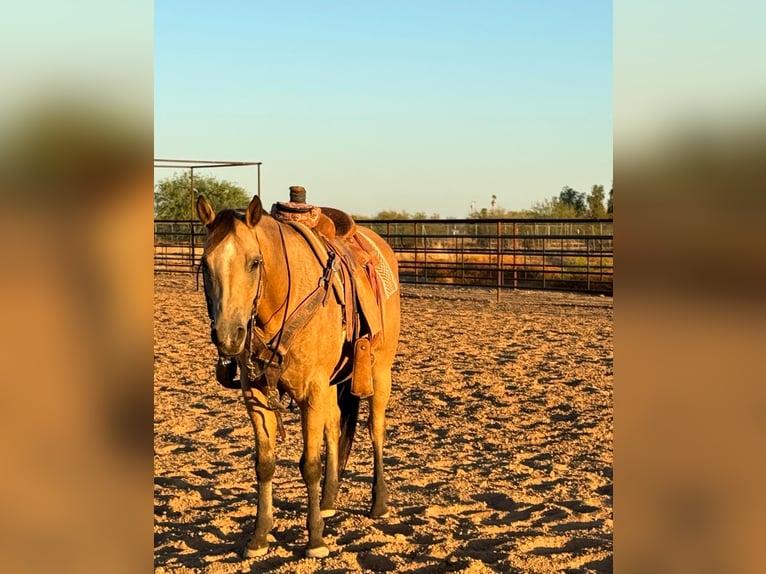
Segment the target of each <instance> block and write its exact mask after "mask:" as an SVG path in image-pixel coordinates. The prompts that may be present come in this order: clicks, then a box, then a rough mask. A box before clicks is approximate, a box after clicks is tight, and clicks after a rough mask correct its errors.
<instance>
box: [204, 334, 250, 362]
mask: <svg viewBox="0 0 766 574" xmlns="http://www.w3.org/2000/svg"><path fill="white" fill-rule="evenodd" d="M246 335H247V331H246V330H245V328H244V327H234V328H230V329H218V328H216V327H213V329H212V330H211V332H210V337H211V338H212V339H213V344H214V345H215V346H216V347H218V351H219V352H220V353H221V355H223V356H225V357H234V356H236V355H239V354H240V353H241V352H242V349H243V348H244V346H245V336H246Z"/></svg>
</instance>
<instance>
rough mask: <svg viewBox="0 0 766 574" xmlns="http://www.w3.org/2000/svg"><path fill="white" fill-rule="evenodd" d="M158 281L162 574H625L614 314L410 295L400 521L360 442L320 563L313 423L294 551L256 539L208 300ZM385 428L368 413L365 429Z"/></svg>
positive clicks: (555, 299) (286, 506) (241, 431)
mask: <svg viewBox="0 0 766 574" xmlns="http://www.w3.org/2000/svg"><path fill="white" fill-rule="evenodd" d="M194 284H195V282H194V278H193V277H191V276H168V275H158V276H156V278H155V295H154V296H155V310H154V328H155V331H154V348H155V360H154V365H155V379H154V385H155V386H154V388H155V439H154V445H155V459H154V460H155V487H154V501H155V527H154V530H155V568H156V570H155V571H156V572H174V573H191V572H206V573H228V572H284V573H287V572H299V573H307V572H332V573H343V572H356V571H396V572H417V573H430V572H471V573H480V572H578V573H585V572H611V571H612V527H613V522H612V379H613V373H612V368H613V354H612V351H613V346H612V298H611V297H598V296H590V295H578V294H564V293H552V292H530V291H517V292H507V293H504V294H503V296H502V301H501V302H499V303H497V302H495V294H494V292H492V291H486V290H482V289H458V288H426V287H415V286H407V285H405V286H403V298H402V317H403V320H402V336H401V340H400V347H399V348H400V350H399V355H398V359H397V361H396V363H395V365H394V373H393V378H394V382H393V393H392V401H391V404H390V406H389V411H388V413H389V418H388V432H387V445H386V454H385V461H386V463H387V469H386V476H387V479H388V484H389V491H390V505H391V509H392V510H391V516H390V517H389V518H388V519H385V520H378V521H374V520H371V519H369V518H367V516H366V511H367V510H368V507H369V503H370V487H371V474H372V468H371V467H372V454H371V446H370V441H369V438H368V437H367V433H366V432H365V429H364V427H363V426H362V427H360V429H359V432H358V434H357V440H356V443H355V447H354V451H353V452H352V454H351V457H350V460H349V464H348V467H347V473H346V478H345V480H344V482H343V483H342V486H341V492H340V495H339V498H338V514H337V515H336V516H334V517H332V518H329V519H327V521H326V525H325V540H326V542H327V543H328V544H329V545H330V550H331V553H330V556H329V557H328V558H325V559H323V560H318V559H305V558H303V549H304V544H305V542H306V531H305V520H306V515H305V508H306V493H305V487H304V485H303V482H302V479H301V477H300V471H299V470H298V460H299V458H300V452H301V439H300V434H299V433H300V421H299V417H298V414H297V412H296V413H295V414H288V415H287V417H286V419H285V425H286V430H287V440H286V441H283V442H280V443H279V444H278V445H277V447H278V455H277V460H278V462H277V471H276V476H275V486H274V493H275V497H274V505H275V529H274V532H273V533H274V536H275V538H276V542H275V543H273V544H272V546H271V548H270V551H269V553H268V554H267V555H266V556H263V557H261V558H254V559H247V560H243V559H241V558H240V552H241V550H242V548H243V546H244V545H245V543H246V541H247V538H248V537H249V535H250V533H251V532H252V528H253V527H254V513H255V502H256V493H255V471H254V468H253V460H252V455H253V439H252V429H251V427H250V423H249V421H248V419H247V416H246V413H245V408H244V405H243V404H242V401H241V399H240V397H239V394H238V391H233V390H228V389H225V388H223V387H221V386H220V385H219V384H218V383H217V382H216V381H215V378H214V375H213V367H214V364H215V356H216V355H215V350H214V348H213V346H212V344H211V343H210V342H209V332H208V326H207V318H206V313H205V308H204V296H203V294H202V292H201V291H199V292H197V291H195V290H194ZM366 419H367V405H366V404H364V403H363V405H362V412H361V422H362V424H364V423H365V422H366Z"/></svg>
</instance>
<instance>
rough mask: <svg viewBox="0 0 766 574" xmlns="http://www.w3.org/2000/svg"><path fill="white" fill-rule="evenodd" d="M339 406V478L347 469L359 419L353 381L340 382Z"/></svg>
mask: <svg viewBox="0 0 766 574" xmlns="http://www.w3.org/2000/svg"><path fill="white" fill-rule="evenodd" d="M338 407H340V441H339V444H338V480H341V479H342V478H343V473H344V471H345V470H346V462H348V455H349V454H351V445H353V444H354V434H355V433H356V423H357V420H359V397H357V396H355V395H352V394H351V381H350V380H349V381H346V382H344V383H338Z"/></svg>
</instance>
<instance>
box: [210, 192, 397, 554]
mask: <svg viewBox="0 0 766 574" xmlns="http://www.w3.org/2000/svg"><path fill="white" fill-rule="evenodd" d="M196 207H197V214H198V216H199V218H200V220H201V221H202V222H203V223H204V224H205V227H206V234H205V243H204V250H203V254H202V258H201V263H200V265H201V270H202V273H203V282H204V289H205V296H206V301H207V305H208V314H209V317H210V327H211V338H212V341H213V343H214V344H215V346H216V347H217V349H218V353H219V356H220V357H223V358H228V359H230V360H232V361H234V360H235V361H236V365H237V367H238V369H239V373H240V379H241V388H242V396H243V397H244V402H245V405H246V408H247V412H248V414H249V418H250V421H251V422H252V426H253V431H254V435H255V457H254V458H255V474H256V482H257V494H258V502H257V511H256V523H255V532H254V533H253V534H252V536H251V538H250V539H249V541H248V543H247V546H246V549H245V551H244V556H245V557H246V558H250V557H255V556H262V555H264V554H266V553H267V552H268V547H269V541H270V540H271V541H273V540H274V539H273V536H270V534H269V533H270V531H271V529H272V527H273V522H274V521H273V505H272V504H273V500H272V499H273V494H272V478H273V475H274V471H275V462H276V458H275V448H276V437H277V434H278V433H279V434H280V435H281V436H282V438H284V428H283V425H282V419H281V415H280V411H281V410H282V409H283V407H282V406H281V399H282V396H283V394H287V395H289V397H290V399H292V401H293V402H294V404H295V405H297V407H298V408H299V410H300V419H301V434H302V438H303V453H302V456H301V459H300V465H299V466H300V471H301V475H302V477H303V480H304V482H305V484H306V488H307V491H308V509H307V522H306V524H307V530H308V543H307V545H306V548H305V555H306V556H307V557H312V558H323V557H326V556H327V555H328V554H329V548H328V546H327V544H326V543H325V541H324V539H323V530H324V518H327V517H329V516H333V515H334V514H335V512H336V497H337V495H338V489H339V484H340V481H341V479H342V477H343V472H344V469H345V466H346V462H347V460H348V456H349V453H350V451H351V445H352V443H353V439H354V432H355V429H356V425H357V418H358V413H359V405H360V400H363V399H364V400H367V401H368V404H369V420H368V431H369V435H370V437H371V440H372V445H373V483H372V501H371V506H370V510H369V515H370V516H371V517H373V518H385V517H387V516H388V514H389V508H388V492H387V486H386V481H385V478H384V475H383V447H384V434H385V412H386V407H387V405H388V402H389V398H390V394H391V368H392V365H393V362H394V357H395V354H396V348H397V344H398V338H399V329H400V293H399V279H398V266H397V261H396V258H395V255H394V253H393V251H392V250H391V248H390V247H389V246H388V244H387V243H386V242H385V241H384V240H383V239H382V238H381V237H380V236H379V235H377V234H376V233H375V232H373V231H372V230H370V229H367V228H362V227H359V228H356V233H359V234H361V235H362V236H363V237H362V238H361V240H362V242H365V243H367V244H369V245H370V247H371V248H372V249H371V251H377V253H378V254H380V255H382V257H383V258H384V259H385V264H386V265H387V269H388V271H389V277H388V280H389V283H390V282H391V281H393V285H394V289H393V292H389V291H390V290H387V291H386V293H385V294H384V295H383V296H382V297H381V301H380V308H379V311H380V320H381V323H382V327H383V331H382V333H381V336H377V337H372V338H369V339H367V341H368V342H369V344H370V347H371V349H370V351H371V354H372V357H373V359H372V361H369V363H370V364H369V365H368V369H367V374H368V376H369V374H370V371H371V385H372V389H373V390H372V395H371V396H369V397H364V396H361V397H360V396H357V395H355V394H353V393H352V392H351V391H353V387H352V386H351V382H350V381H349V380H344V381H340V382H336V384H331V383H332V382H333V378H335V380H336V381H337V379H338V377H339V375H338V366H339V365H341V364H347V363H348V359H349V356H350V355H352V354H353V352H354V345H353V344H351V345H350V344H349V336H348V335H349V334H348V331H347V330H348V329H350V328H351V325H349V323H348V317H349V316H350V315H349V313H348V309H347V307H348V305H349V299H348V298H345V297H344V296H343V293H342V292H343V290H344V289H348V288H349V287H350V285H349V281H348V280H346V281H343V280H339V276H340V275H341V274H343V273H342V269H341V268H340V267H341V266H340V265H339V263H338V261H339V259H340V258H338V257H335V256H334V255H335V250H334V249H333V245H331V242H330V240H323V241H310V240H309V239H310V238H309V237H307V233H306V229H303V231H301V229H300V224H295V223H287V222H283V221H279V220H277V219H276V218H274V217H272V216H271V215H270V214H268V213H267V212H266V211H265V210H264V209H263V206H262V204H261V201H260V198H259V197H258V196H254V197H253V198H252V200H251V201H250V203H249V205H248V207H247V209H246V210H231V209H224V210H221V211H219V212H218V213H215V212H214V210H213V209H212V207H211V206H210V204H209V203H208V201H207V200H206V199H205V198H204V197H203V196H199V197H198V199H197V203H196ZM310 233H313V232H311V231H310V230H309V234H310ZM317 244H319V245H320V247H317ZM351 359H352V362H353V357H351ZM361 371H364V369H361ZM323 445H324V447H325V449H324V450H325V457H324V458H325V461H324V463H325V464H324V481H323V483H322V485H321V493H320V479H321V477H322V476H321V475H322V447H323Z"/></svg>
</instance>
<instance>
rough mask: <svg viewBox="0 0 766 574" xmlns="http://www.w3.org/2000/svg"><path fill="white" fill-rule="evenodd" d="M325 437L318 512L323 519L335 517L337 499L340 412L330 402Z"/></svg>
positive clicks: (336, 406) (333, 403) (334, 404)
mask: <svg viewBox="0 0 766 574" xmlns="http://www.w3.org/2000/svg"><path fill="white" fill-rule="evenodd" d="M324 436H325V449H326V453H325V471H324V484H323V486H322V501H321V502H320V505H319V507H320V510H321V514H322V517H323V518H327V517H328V516H334V515H335V500H336V498H337V497H338V486H339V482H340V475H339V474H338V444H339V439H340V410H339V409H338V405H337V404H336V403H335V402H331V404H330V408H329V409H328V411H327V420H326V421H325V427H324Z"/></svg>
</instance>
